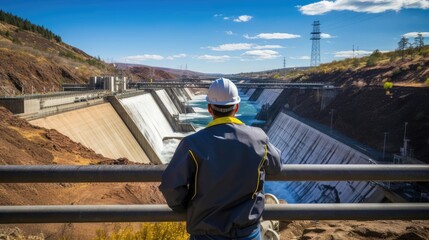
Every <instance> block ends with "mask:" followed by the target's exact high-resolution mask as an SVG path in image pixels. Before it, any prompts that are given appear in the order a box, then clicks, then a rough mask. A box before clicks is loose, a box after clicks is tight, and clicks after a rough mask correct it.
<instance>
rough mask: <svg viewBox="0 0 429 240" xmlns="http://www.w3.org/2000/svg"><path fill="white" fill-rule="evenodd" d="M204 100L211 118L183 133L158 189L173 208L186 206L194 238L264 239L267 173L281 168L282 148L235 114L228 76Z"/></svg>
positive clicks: (234, 97) (234, 92) (234, 93)
mask: <svg viewBox="0 0 429 240" xmlns="http://www.w3.org/2000/svg"><path fill="white" fill-rule="evenodd" d="M206 100H207V102H208V111H209V113H210V114H211V115H212V117H213V121H212V122H210V123H209V124H208V125H207V127H206V128H205V129H203V130H200V131H199V132H197V133H194V134H192V135H190V136H187V137H185V138H183V140H182V141H181V142H180V144H179V146H178V147H177V149H176V152H175V153H174V156H173V158H172V159H171V161H170V163H169V164H168V166H167V169H166V170H165V172H164V173H163V175H162V183H161V186H160V190H161V191H162V193H163V194H164V197H165V199H166V200H167V203H168V205H169V206H170V208H172V209H173V210H174V211H179V212H180V211H187V221H186V222H187V226H186V228H187V231H188V232H189V233H190V234H191V238H190V239H197V240H199V239H260V231H259V219H260V217H261V214H262V211H263V208H264V201H265V197H264V192H263V184H264V180H265V174H277V173H279V172H280V171H281V162H280V156H279V153H278V151H277V150H276V148H275V147H274V146H273V145H271V144H270V143H269V142H268V137H267V135H266V134H265V133H264V132H263V131H262V130H261V129H260V128H256V127H250V126H246V125H245V124H243V123H242V122H241V121H240V120H238V119H237V118H235V117H234V116H235V114H236V113H237V111H238V108H239V102H240V97H239V95H238V90H237V87H236V86H235V85H234V83H232V82H231V81H230V80H229V79H225V78H221V79H217V80H216V81H214V82H213V83H212V85H211V86H210V88H209V91H208V93H207V98H206Z"/></svg>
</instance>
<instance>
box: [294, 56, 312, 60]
mask: <svg viewBox="0 0 429 240" xmlns="http://www.w3.org/2000/svg"><path fill="white" fill-rule="evenodd" d="M290 59H293V60H310V59H311V58H310V56H299V57H290Z"/></svg>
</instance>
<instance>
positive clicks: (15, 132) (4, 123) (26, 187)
mask: <svg viewBox="0 0 429 240" xmlns="http://www.w3.org/2000/svg"><path fill="white" fill-rule="evenodd" d="M0 132H1V134H0V164H2V165H12V164H13V165H38V164H44V165H46V164H65V165H88V164H117V163H120V164H128V163H129V162H128V161H127V160H121V159H120V160H113V159H108V158H105V157H103V156H102V155H99V154H96V153H95V152H94V151H92V150H91V149H88V148H86V147H84V146H82V145H81V144H79V143H75V142H73V141H72V140H70V139H69V138H68V137H66V136H64V135H62V134H60V133H59V132H57V131H55V130H48V129H44V128H40V127H36V126H33V125H31V124H29V123H28V122H27V121H25V120H23V119H19V118H17V117H14V116H13V115H12V113H10V112H9V111H8V110H6V109H5V108H2V107H0ZM158 185H159V183H126V184H124V183H117V184H116V183H82V184H69V183H51V184H0V205H52V204H66V205H70V204H154V203H164V202H165V200H164V198H163V197H162V195H161V193H160V192H159V191H158V187H157V186H158ZM15 226H16V225H15V224H14V225H13V227H15ZM3 227H5V226H3ZM19 227H20V228H21V229H22V230H24V232H26V233H27V234H39V233H40V232H43V235H44V236H45V237H47V238H48V239H59V238H63V237H67V239H90V238H92V237H94V236H95V234H96V232H95V230H96V229H104V228H106V229H113V228H114V225H112V224H44V225H39V224H35V225H34V224H33V225H19ZM0 236H1V231H0Z"/></svg>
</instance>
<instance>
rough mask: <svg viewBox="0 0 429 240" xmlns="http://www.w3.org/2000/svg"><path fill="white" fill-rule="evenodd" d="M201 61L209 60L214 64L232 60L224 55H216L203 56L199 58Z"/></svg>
mask: <svg viewBox="0 0 429 240" xmlns="http://www.w3.org/2000/svg"><path fill="white" fill-rule="evenodd" d="M197 58H198V59H200V60H207V61H212V62H225V61H227V60H229V59H231V57H230V56H228V55H222V56H215V55H201V56H198V57H197Z"/></svg>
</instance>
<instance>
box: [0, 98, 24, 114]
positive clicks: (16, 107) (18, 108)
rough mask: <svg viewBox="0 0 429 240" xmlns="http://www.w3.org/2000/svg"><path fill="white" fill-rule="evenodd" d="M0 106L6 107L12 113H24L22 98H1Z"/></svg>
mask: <svg viewBox="0 0 429 240" xmlns="http://www.w3.org/2000/svg"><path fill="white" fill-rule="evenodd" d="M0 106H3V107H5V108H7V109H8V110H9V111H11V112H12V113H13V114H19V113H24V99H22V98H1V99H0Z"/></svg>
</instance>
